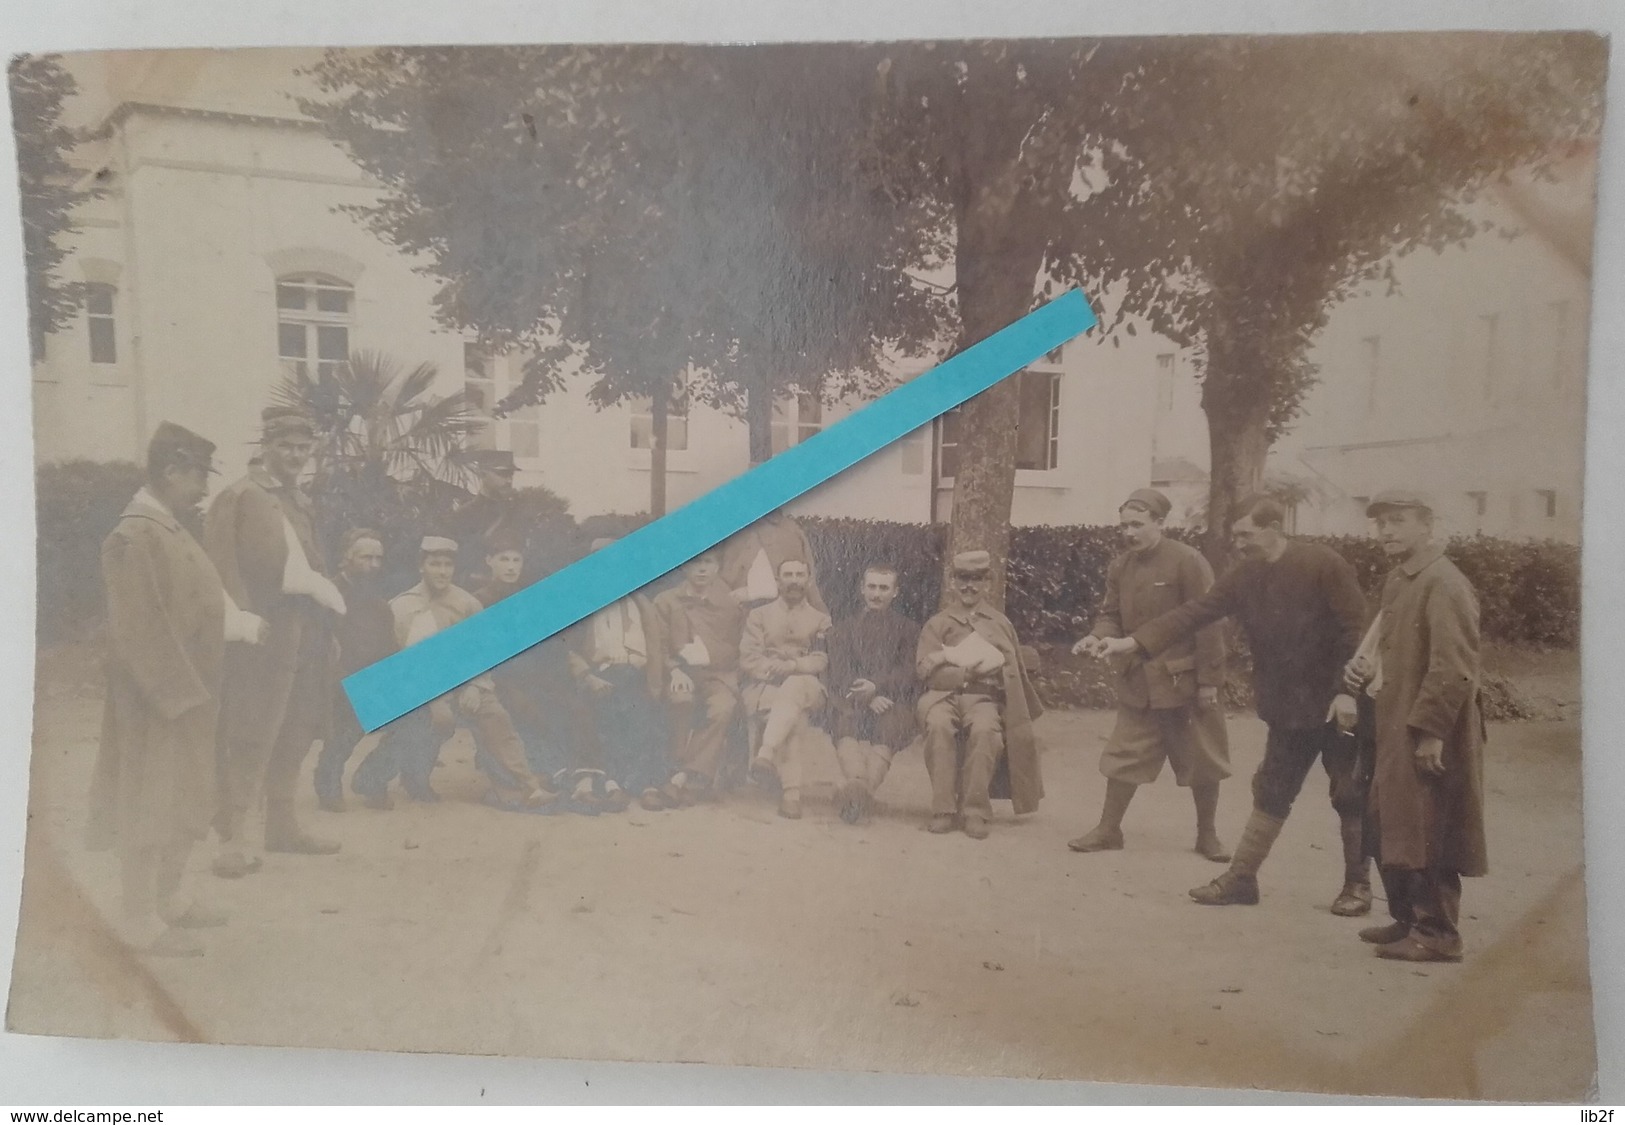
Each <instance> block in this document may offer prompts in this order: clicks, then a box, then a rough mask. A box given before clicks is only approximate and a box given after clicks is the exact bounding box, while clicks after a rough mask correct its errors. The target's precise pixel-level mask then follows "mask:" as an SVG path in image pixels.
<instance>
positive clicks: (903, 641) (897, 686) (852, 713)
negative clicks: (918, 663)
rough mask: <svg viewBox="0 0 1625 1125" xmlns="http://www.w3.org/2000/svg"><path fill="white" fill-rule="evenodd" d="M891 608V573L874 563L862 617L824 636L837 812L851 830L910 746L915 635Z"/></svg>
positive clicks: (914, 695)
mask: <svg viewBox="0 0 1625 1125" xmlns="http://www.w3.org/2000/svg"><path fill="white" fill-rule="evenodd" d="M896 600H897V570H896V568H894V567H891V566H888V565H886V564H884V563H871V564H870V565H869V566H867V567H865V568H864V571H863V605H864V608H863V610H862V611H861V612H859V613H858V614H856V615H855V616H853V617H849V618H847V619H846V620H845V621H842V622H839V623H838V624H837V625H836V626H835V628H834V629H832V630H831V631H830V635H829V677H828V678H829V689H830V706H831V710H832V711H833V712H834V715H835V729H834V731H833V732H832V733H833V734H834V735H835V763H836V765H837V766H838V767H839V768H840V773H841V779H842V782H841V787H840V788H839V789H838V790H837V791H836V794H835V805H836V808H837V809H838V810H839V812H840V815H841V819H842V820H844V821H846V822H847V823H848V824H857V823H858V822H859V821H861V820H862V819H863V818H864V817H866V816H867V815H868V814H869V810H870V808H871V806H872V805H873V803H874V795H875V790H877V789H879V788H880V783H881V782H882V781H884V780H886V774H887V772H889V771H890V769H891V761H892V757H893V756H894V755H896V753H897V752H898V751H899V750H901V749H903V748H904V747H905V746H907V745H908V744H909V743H910V742H912V741H913V740H914V731H915V724H914V703H915V700H916V699H917V698H918V696H919V685H918V683H917V681H916V680H915V678H914V656H915V647H916V646H917V645H918V644H919V640H920V627H919V626H918V625H916V624H915V623H914V622H913V621H910V620H909V619H908V618H906V617H904V616H903V615H902V614H901V613H898V612H897V611H896V610H894V609H892V607H891V606H892V602H894V601H896Z"/></svg>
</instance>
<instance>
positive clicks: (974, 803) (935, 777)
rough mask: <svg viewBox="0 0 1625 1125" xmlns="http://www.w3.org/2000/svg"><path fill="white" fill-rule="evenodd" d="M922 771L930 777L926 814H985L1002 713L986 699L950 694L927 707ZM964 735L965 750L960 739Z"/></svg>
mask: <svg viewBox="0 0 1625 1125" xmlns="http://www.w3.org/2000/svg"><path fill="white" fill-rule="evenodd" d="M924 722H925V769H926V772H927V773H928V774H930V776H931V811H932V813H934V814H952V813H955V812H959V811H961V810H963V811H965V812H978V813H981V814H982V815H983V816H989V815H991V814H992V812H993V802H992V800H991V799H989V797H988V792H987V790H988V786H989V785H990V784H991V783H992V781H993V771H994V769H996V768H997V766H998V764H999V756H1000V755H1001V754H1003V753H1004V715H1003V712H1002V711H1001V709H1000V707H999V704H998V703H997V702H996V701H994V700H993V699H990V698H989V697H987V696H985V695H966V694H962V693H958V692H956V693H954V694H952V695H949V696H948V697H947V698H946V699H938V700H936V701H935V702H933V703H932V704H931V706H930V707H929V708H927V709H926V712H925V715H924ZM961 733H963V734H964V736H965V738H964V752H963V754H961V752H960V745H959V743H960V739H959V735H960V734H961Z"/></svg>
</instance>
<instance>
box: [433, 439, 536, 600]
mask: <svg viewBox="0 0 1625 1125" xmlns="http://www.w3.org/2000/svg"><path fill="white" fill-rule="evenodd" d="M468 463H469V464H470V465H472V466H473V468H474V471H475V473H477V474H478V476H479V482H480V483H479V489H480V490H479V492H477V493H475V494H474V495H473V496H471V497H469V498H468V499H467V500H465V501H464V502H463V503H461V504H459V505H458V506H457V507H456V508H455V509H454V510H453V511H452V513H451V523H450V530H451V534H452V537H453V538H455V540H456V541H457V542H458V543H459V544H461V549H460V550H459V551H458V553H457V577H458V579H459V580H460V581H461V582H462V584H463V588H464V589H466V590H475V589H478V588H479V587H481V586H484V585H485V584H486V583H488V582H489V581H490V580H491V572H490V569H489V568H488V567H487V566H486V565H485V557H486V552H485V548H486V544H487V543H489V542H490V541H491V540H493V539H494V538H496V537H498V536H502V537H504V538H517V539H518V541H519V546H520V550H521V551H528V550H529V548H530V544H529V543H528V542H527V541H526V536H525V535H524V533H523V529H522V528H520V527H519V526H518V519H519V516H518V512H517V508H518V504H517V500H516V497H515V495H514V488H513V478H514V463H513V454H512V453H511V452H509V451H508V450H506V449H476V450H473V451H472V452H470V453H469V455H468Z"/></svg>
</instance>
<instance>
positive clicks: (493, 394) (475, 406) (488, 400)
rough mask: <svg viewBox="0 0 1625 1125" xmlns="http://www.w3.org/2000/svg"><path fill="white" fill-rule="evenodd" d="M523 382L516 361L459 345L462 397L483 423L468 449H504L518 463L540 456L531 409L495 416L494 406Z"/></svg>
mask: <svg viewBox="0 0 1625 1125" xmlns="http://www.w3.org/2000/svg"><path fill="white" fill-rule="evenodd" d="M516 365H517V366H518V367H519V370H518V371H517V372H515V370H514V368H515V366H516ZM523 381H524V370H523V365H522V364H519V363H518V361H517V359H516V357H514V356H493V355H490V354H489V353H487V352H485V351H484V350H483V349H481V348H480V346H479V345H478V344H472V343H466V342H465V343H464V344H463V393H464V394H465V395H466V396H467V397H468V408H469V410H470V411H471V412H473V413H474V414H477V415H479V416H480V417H481V418H484V419H485V425H484V426H482V427H480V430H479V432H478V433H475V434H472V435H470V437H469V446H470V447H471V448H473V449H506V450H508V451H509V452H510V453H512V454H513V455H514V457H515V458H519V459H527V458H529V459H534V458H537V457H540V456H541V455H542V424H541V419H540V417H539V416H538V413H537V409H536V407H535V406H534V405H531V406H521V407H519V408H518V409H517V410H511V411H509V412H508V413H507V414H505V415H503V416H502V417H500V418H499V417H497V415H496V409H497V405H498V404H499V403H501V402H502V400H503V399H505V398H507V397H508V396H509V395H511V394H513V392H514V391H516V390H518V389H519V385H520V383H522V382H523Z"/></svg>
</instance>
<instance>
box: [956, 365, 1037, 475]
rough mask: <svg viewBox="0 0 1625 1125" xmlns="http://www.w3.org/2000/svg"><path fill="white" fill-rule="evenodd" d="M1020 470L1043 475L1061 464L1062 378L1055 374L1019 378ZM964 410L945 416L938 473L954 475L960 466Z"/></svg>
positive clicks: (1033, 373)
mask: <svg viewBox="0 0 1625 1125" xmlns="http://www.w3.org/2000/svg"><path fill="white" fill-rule="evenodd" d="M1015 380H1016V393H1017V396H1018V405H1017V407H1016V468H1018V469H1028V470H1034V471H1038V472H1043V471H1045V470H1048V469H1053V468H1055V467H1056V466H1058V465H1059V464H1060V436H1061V376H1060V374H1059V373H1058V372H1053V371H1019V372H1017V373H1016V375H1015ZM959 411H960V408H959V407H955V408H954V409H952V410H950V411H948V412H947V413H946V414H944V415H942V418H941V420H940V422H939V427H940V434H941V438H940V440H939V441H938V443H937V474H938V476H940V477H943V478H951V477H952V476H954V472H955V470H956V469H957V468H958V466H959V442H960V438H959V427H960V425H961V421H960V414H959Z"/></svg>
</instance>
